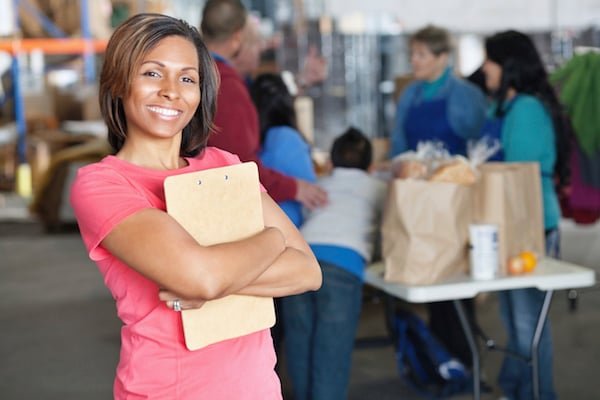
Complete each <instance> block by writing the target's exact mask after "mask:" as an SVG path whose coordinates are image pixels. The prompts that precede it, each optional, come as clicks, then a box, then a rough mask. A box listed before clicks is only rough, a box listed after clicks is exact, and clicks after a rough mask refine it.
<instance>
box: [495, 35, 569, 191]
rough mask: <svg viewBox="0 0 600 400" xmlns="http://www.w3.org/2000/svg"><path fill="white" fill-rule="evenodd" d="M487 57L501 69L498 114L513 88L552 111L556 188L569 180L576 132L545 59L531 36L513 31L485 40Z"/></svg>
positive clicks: (502, 111) (503, 110)
mask: <svg viewBox="0 0 600 400" xmlns="http://www.w3.org/2000/svg"><path fill="white" fill-rule="evenodd" d="M485 50H486V53H487V58H488V59H489V60H491V61H493V62H495V63H497V64H498V65H500V66H501V68H502V79H501V83H500V88H498V90H496V91H495V92H493V93H492V94H491V95H492V97H493V98H494V99H495V100H496V102H497V108H496V115H497V116H499V117H502V116H503V115H504V114H505V113H506V110H505V109H504V107H503V105H504V102H505V100H506V94H507V93H508V90H509V89H510V88H513V89H514V90H516V91H517V93H526V94H529V95H532V96H535V97H536V98H538V99H539V100H540V101H541V102H542V104H544V106H545V107H546V109H547V110H548V111H549V113H550V116H551V118H552V123H553V126H554V132H555V135H556V137H555V143H556V164H555V166H554V175H555V178H556V180H557V182H556V183H557V187H558V188H561V187H563V186H565V185H567V184H568V183H569V177H570V168H569V156H570V148H571V146H570V144H571V138H572V135H573V127H572V126H571V121H570V120H569V118H568V117H567V114H566V112H565V110H564V108H563V106H562V105H561V104H560V102H559V101H558V97H557V95H556V92H555V90H554V87H552V85H551V84H550V82H549V80H548V74H547V73H546V69H545V68H544V64H543V62H542V59H541V57H540V55H539V53H538V51H537V49H536V47H535V45H534V43H533V41H532V40H531V39H530V38H529V36H527V35H525V34H523V33H521V32H517V31H514V30H509V31H504V32H500V33H497V34H495V35H493V36H491V37H488V38H487V39H486V41H485Z"/></svg>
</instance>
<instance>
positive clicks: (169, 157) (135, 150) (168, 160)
mask: <svg viewBox="0 0 600 400" xmlns="http://www.w3.org/2000/svg"><path fill="white" fill-rule="evenodd" d="M142 147H143V148H140V146H139V145H137V146H136V145H134V144H128V142H125V144H124V145H123V147H122V148H121V150H119V152H118V153H117V154H116V155H115V156H116V157H117V158H120V159H121V160H125V161H127V162H129V163H131V164H135V165H138V166H140V167H144V168H148V169H154V170H172V169H178V168H182V167H185V166H186V165H187V162H186V161H185V159H183V158H182V157H180V156H179V148H177V151H172V150H171V149H164V148H159V147H155V146H153V147H148V146H142Z"/></svg>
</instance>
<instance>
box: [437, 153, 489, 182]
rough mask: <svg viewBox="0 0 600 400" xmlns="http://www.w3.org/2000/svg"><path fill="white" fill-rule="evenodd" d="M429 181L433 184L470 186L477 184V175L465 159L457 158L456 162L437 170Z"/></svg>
mask: <svg viewBox="0 0 600 400" xmlns="http://www.w3.org/2000/svg"><path fill="white" fill-rule="evenodd" d="M429 180H430V181H432V182H447V183H460V184H464V185H468V184H471V183H475V181H476V180H477V175H476V173H475V171H474V170H473V168H471V166H470V165H469V163H468V162H467V161H466V160H465V159H463V158H456V159H455V160H454V161H452V162H450V163H447V164H444V165H442V166H440V167H439V168H437V169H436V170H435V172H434V173H433V174H432V175H431V177H429Z"/></svg>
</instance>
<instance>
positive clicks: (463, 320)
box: [452, 300, 481, 400]
mask: <svg viewBox="0 0 600 400" xmlns="http://www.w3.org/2000/svg"><path fill="white" fill-rule="evenodd" d="M452 302H453V303H454V308H455V309H456V313H457V314H458V319H459V320H460V324H461V325H462V328H463V331H464V333H465V337H466V339H467V343H468V344H469V349H470V350H471V355H472V357H473V368H472V369H473V372H472V373H473V399H475V400H479V399H480V397H481V380H480V378H479V373H480V369H479V368H480V367H479V350H478V349H477V343H475V337H474V336H473V330H472V329H471V324H470V323H469V320H468V319H467V316H466V314H465V310H464V307H463V305H462V302H461V301H460V300H452Z"/></svg>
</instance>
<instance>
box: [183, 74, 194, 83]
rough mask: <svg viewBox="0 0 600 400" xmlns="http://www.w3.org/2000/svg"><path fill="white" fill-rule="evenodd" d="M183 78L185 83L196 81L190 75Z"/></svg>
mask: <svg viewBox="0 0 600 400" xmlns="http://www.w3.org/2000/svg"><path fill="white" fill-rule="evenodd" d="M181 80H182V81H183V82H185V83H196V80H195V79H194V78H192V77H190V76H184V77H183V78H181Z"/></svg>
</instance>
